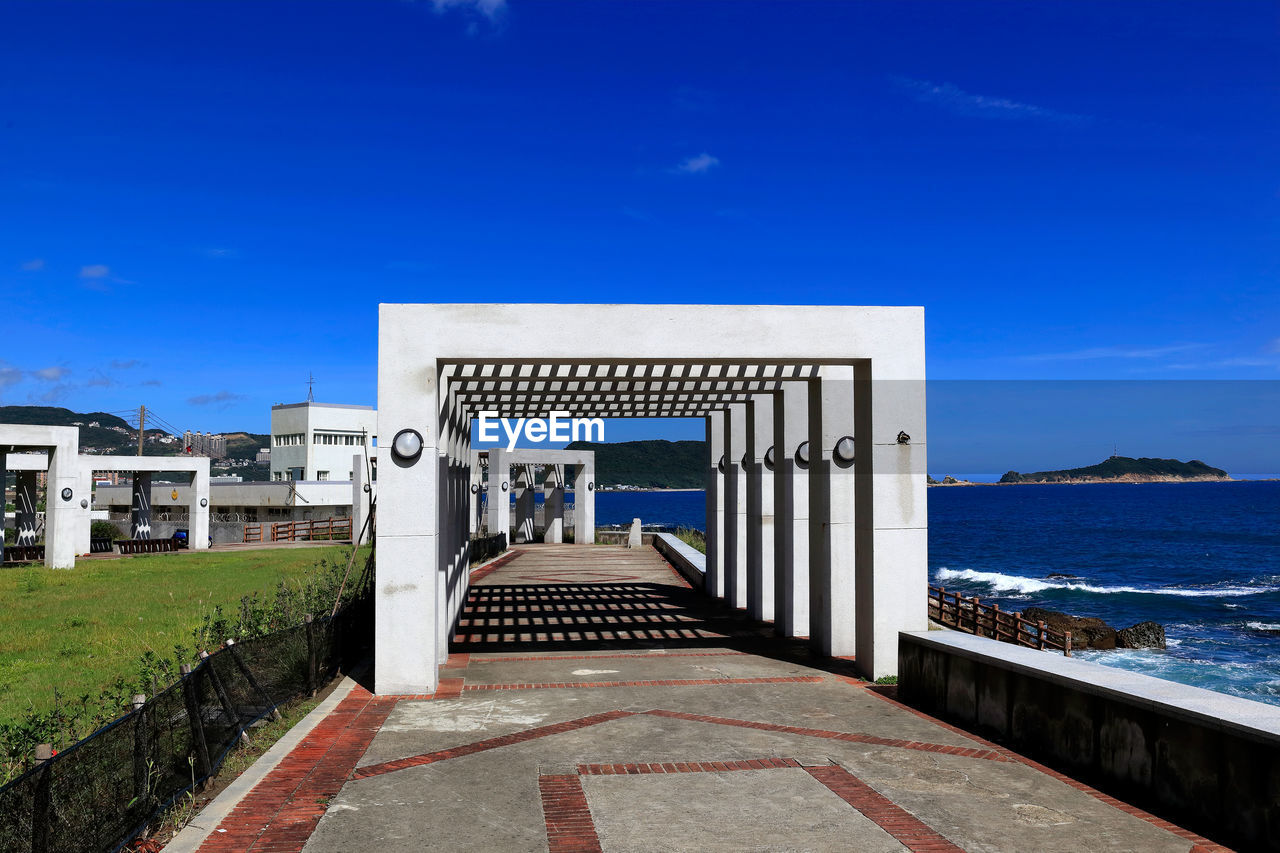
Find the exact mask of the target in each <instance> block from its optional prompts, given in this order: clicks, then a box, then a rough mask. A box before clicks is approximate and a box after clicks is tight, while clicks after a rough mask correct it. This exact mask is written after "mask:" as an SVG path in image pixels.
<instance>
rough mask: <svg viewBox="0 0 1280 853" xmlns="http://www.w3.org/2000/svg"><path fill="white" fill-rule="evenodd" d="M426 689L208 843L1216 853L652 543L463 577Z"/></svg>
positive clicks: (369, 711) (320, 733)
mask: <svg viewBox="0 0 1280 853" xmlns="http://www.w3.org/2000/svg"><path fill="white" fill-rule="evenodd" d="M472 583H473V586H472V590H471V596H470V602H469V605H468V608H467V611H466V613H465V614H464V616H463V619H462V622H461V624H460V626H459V629H458V636H457V637H456V640H455V653H454V654H453V655H451V657H450V662H449V667H448V668H447V669H446V670H445V671H444V672H445V676H446V677H445V678H443V679H442V681H441V684H440V688H439V690H438V691H437V693H436V694H435V695H434V696H422V697H385V698H384V697H373V696H370V695H369V693H368V692H367V691H364V690H362V689H356V690H353V691H352V692H351V693H350V694H349V695H348V696H347V698H346V699H344V700H342V702H340V703H339V704H338V706H337V707H336V708H335V709H334V711H333V712H332V713H331V714H330V715H329V717H328V718H326V719H325V720H324V722H323V723H322V724H321V725H319V726H317V727H316V729H315V730H313V731H312V732H311V733H310V734H309V735H308V736H307V737H306V738H304V739H303V740H302V742H301V743H300V744H299V745H298V746H297V748H295V749H294V751H293V752H292V753H291V754H290V755H289V756H288V758H287V759H286V760H285V761H283V762H281V764H280V765H279V766H277V767H276V768H275V769H274V770H272V771H271V773H269V774H268V775H267V777H266V778H265V779H264V780H263V781H262V782H261V783H260V784H259V785H258V787H257V788H255V789H254V791H253V792H252V793H251V794H250V795H249V796H248V797H247V798H245V800H244V801H243V802H241V804H240V805H239V806H237V807H236V808H234V809H232V810H231V812H230V814H229V815H228V816H227V817H226V818H225V819H224V820H223V821H222V823H221V825H220V826H219V827H218V831H215V832H214V833H213V834H212V835H211V836H210V838H209V839H208V841H206V842H205V844H204V846H203V847H202V848H201V849H202V850H204V851H248V850H254V851H258V850H261V851H268V850H270V851H284V850H304V849H305V850H306V851H308V853H339V851H343V852H344V853H345V851H361V850H376V851H378V853H396V851H420V850H466V851H486V852H487V851H546V850H551V851H588V850H605V851H649V850H661V851H671V850H676V851H683V850H699V851H704V850H706V851H776V850H860V851H881V850H883V851H898V850H904V849H905V850H918V851H943V850H983V851H988V850H989V851H1008V850H1038V851H1046V853H1051V851H1063V852H1064V853H1066V851H1072V853H1074V851H1078V850H1081V849H1087V850H1090V851H1091V853H1097V851H1106V850H1115V851H1130V850H1143V851H1170V853H1185V851H1188V850H1195V851H1197V852H1198V853H1202V852H1203V851H1209V850H1221V849H1224V848H1220V847H1216V846H1215V845H1213V844H1211V843H1210V842H1208V841H1206V840H1205V839H1203V838H1200V837H1198V836H1196V835H1194V834H1193V833H1190V832H1187V831H1185V830H1183V829H1180V828H1178V827H1176V826H1174V825H1173V824H1170V823H1168V822H1165V821H1162V820H1159V819H1157V818H1155V817H1153V816H1151V815H1149V814H1146V813H1145V812H1142V811H1141V810H1139V809H1136V808H1133V807H1131V806H1129V805H1127V804H1124V803H1121V802H1119V801H1117V800H1114V799H1112V798H1110V797H1107V796H1105V795H1102V794H1100V793H1098V792H1097V791H1094V790H1093V789H1091V788H1089V787H1087V786H1085V785H1083V784H1081V783H1078V782H1075V781H1073V780H1070V779H1068V778H1066V777H1064V776H1062V775H1060V774H1057V773H1055V772H1053V771H1051V770H1049V769H1047V768H1045V767H1042V766H1040V765H1038V764H1036V763H1034V762H1032V761H1029V760H1026V759H1024V758H1022V757H1021V756H1018V755H1016V754H1014V753H1012V752H1009V751H1007V750H1005V749H1002V748H1000V747H998V746H996V745H995V744H991V743H988V742H986V741H983V740H981V739H979V738H976V737H974V736H972V735H968V734H966V733H964V732H962V731H960V730H958V729H956V728H953V727H951V726H948V725H946V724H944V723H941V722H939V721H937V720H934V719H931V718H929V717H927V716H924V715H922V714H919V713H917V712H915V711H913V710H911V709H908V708H905V707H904V706H901V705H899V704H898V703H897V702H896V701H895V700H894V699H893V698H892V691H891V690H884V689H881V688H868V687H867V686H866V685H864V684H863V683H861V682H858V681H857V680H856V679H854V678H851V677H850V676H849V675H848V674H847V673H846V672H845V671H844V669H845V668H844V666H843V662H841V661H825V662H824V661H815V660H813V659H811V658H810V657H809V656H808V652H807V651H806V650H805V649H804V648H803V646H802V645H801V644H798V643H783V642H779V641H775V640H770V639H768V626H763V625H760V624H758V623H753V622H750V621H748V620H747V619H746V618H745V617H744V616H743V615H741V614H740V613H734V612H731V611H728V610H726V609H723V608H719V607H716V606H712V605H710V603H709V602H708V601H707V600H706V599H704V598H703V597H702V596H700V595H698V594H697V593H695V592H694V591H692V590H690V589H689V588H688V586H687V584H685V583H684V581H683V580H682V579H681V578H680V577H679V576H678V575H677V574H676V573H675V572H674V571H673V570H672V569H671V568H670V567H669V566H667V565H666V563H664V562H663V561H662V559H661V558H660V557H659V556H658V555H657V553H656V552H655V551H653V550H652V549H647V548H646V549H642V550H627V549H625V548H621V547H613V546H596V547H591V548H580V547H574V546H533V547H528V548H519V549H516V550H515V551H514V552H513V553H512V554H511V555H509V556H507V557H504V558H500V559H499V560H498V561H495V563H493V564H491V565H490V566H488V567H486V568H484V569H482V570H480V571H478V572H476V573H475V574H473V576H472Z"/></svg>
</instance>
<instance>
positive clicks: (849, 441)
mask: <svg viewBox="0 0 1280 853" xmlns="http://www.w3.org/2000/svg"><path fill="white" fill-rule="evenodd" d="M853 449H854V444H853V436H851V435H846V436H844V437H843V438H841V439H840V440H839V441H837V442H836V446H835V448H834V449H833V451H832V452H833V453H834V454H835V457H836V460H837V461H838V462H844V463H845V464H846V465H847V464H849V463H850V462H852V461H853Z"/></svg>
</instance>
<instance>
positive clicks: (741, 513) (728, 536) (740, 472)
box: [724, 403, 748, 608]
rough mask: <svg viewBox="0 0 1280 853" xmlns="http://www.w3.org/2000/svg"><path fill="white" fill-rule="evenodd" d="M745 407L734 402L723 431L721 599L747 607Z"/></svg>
mask: <svg viewBox="0 0 1280 853" xmlns="http://www.w3.org/2000/svg"><path fill="white" fill-rule="evenodd" d="M747 450H748V448H747V404H746V403H733V404H732V405H730V406H729V408H728V411H727V414H726V417H725V430H724V459H725V470H724V483H725V489H724V600H725V602H726V603H727V604H728V605H729V606H730V607H735V608H739V607H740V608H745V607H746V606H747V472H746V467H745V466H744V464H743V459H744V458H745V456H746V455H747Z"/></svg>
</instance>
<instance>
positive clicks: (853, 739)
mask: <svg viewBox="0 0 1280 853" xmlns="http://www.w3.org/2000/svg"><path fill="white" fill-rule="evenodd" d="M645 713H646V714H649V715H651V716H654V717H669V718H671V719H674V720H689V721H691V722H697V723H715V724H717V725H721V726H737V727H738V728H743V729H758V730H759V731H764V732H780V733H784V734H792V735H804V736H806V737H820V738H827V739H828V740H842V741H847V742H849V743H870V744H875V745H877V746H895V747H900V748H902V749H914V750H918V751H920V752H936V753H942V754H944V755H960V756H963V757H965V758H980V759H983V760H985V761H1014V760H1015V759H1014V758H1012V757H1010V756H1008V755H1006V754H1005V753H1004V752H1003V751H1001V750H996V749H972V748H970V747H964V746H948V745H946V744H940V743H924V742H922V741H918V740H902V739H901V738H887V737H880V736H878V735H868V734H862V733H859V732H832V731H826V730H825V729H807V728H800V727H798V726H783V725H777V724H775V723H754V722H750V721H748V720H734V719H731V718H729V717H709V716H707V715H705V714H686V713H684V712H682V711H662V710H654V711H646V712H645ZM965 736H966V737H969V735H965Z"/></svg>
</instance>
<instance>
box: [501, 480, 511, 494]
mask: <svg viewBox="0 0 1280 853" xmlns="http://www.w3.org/2000/svg"><path fill="white" fill-rule="evenodd" d="M510 487H511V484H510V483H508V482H507V481H506V480H503V481H502V491H504V492H505V491H506V490H507V489H509V488H510Z"/></svg>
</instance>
